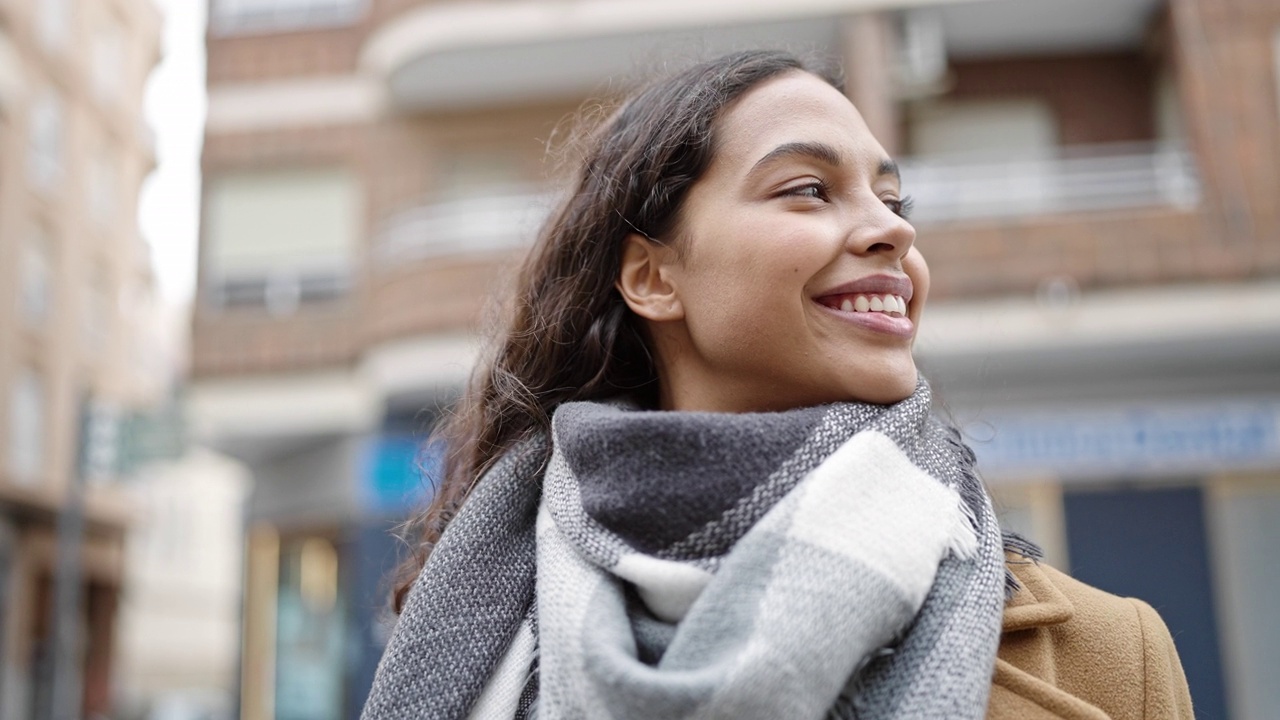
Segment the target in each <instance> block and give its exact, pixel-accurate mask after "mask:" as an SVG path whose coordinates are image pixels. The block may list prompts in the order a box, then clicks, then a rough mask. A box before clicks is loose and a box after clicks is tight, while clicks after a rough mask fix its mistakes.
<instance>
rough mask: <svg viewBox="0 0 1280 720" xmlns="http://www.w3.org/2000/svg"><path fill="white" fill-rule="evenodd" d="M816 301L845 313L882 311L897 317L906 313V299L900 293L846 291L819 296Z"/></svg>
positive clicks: (904, 315)
mask: <svg viewBox="0 0 1280 720" xmlns="http://www.w3.org/2000/svg"><path fill="white" fill-rule="evenodd" d="M818 302H819V303H821V304H822V305H825V306H827V307H829V308H831V309H833V310H839V311H841V312H846V313H884V314H885V315H896V316H897V317H906V315H907V301H906V300H904V299H902V296H901V295H889V294H885V295H877V294H872V293H846V294H844V295H827V296H826V297H820V298H818Z"/></svg>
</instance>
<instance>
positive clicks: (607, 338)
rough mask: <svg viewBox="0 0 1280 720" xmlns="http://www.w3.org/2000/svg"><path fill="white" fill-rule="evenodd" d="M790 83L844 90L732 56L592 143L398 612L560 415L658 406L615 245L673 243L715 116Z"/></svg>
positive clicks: (645, 102) (443, 432) (604, 129)
mask: <svg viewBox="0 0 1280 720" xmlns="http://www.w3.org/2000/svg"><path fill="white" fill-rule="evenodd" d="M795 71H805V72H810V73H813V74H815V75H817V76H819V77H822V78H823V79H825V80H827V81H828V82H830V83H831V84H832V85H835V86H836V87H839V86H840V83H839V81H838V80H837V79H835V78H834V76H833V75H832V74H830V73H827V72H823V71H820V70H814V69H811V68H810V67H809V66H808V65H806V64H805V63H804V62H802V61H801V60H800V59H799V58H797V57H795V56H793V55H791V54H789V53H785V52H780V51H764V50H757V51H747V52H739V53H735V54H732V55H727V56H724V57H721V58H718V59H715V60H711V61H708V62H704V63H701V64H699V65H695V66H693V67H690V68H688V69H687V70H684V71H682V72H679V73H677V74H674V75H672V76H670V77H668V78H665V79H662V80H658V81H656V82H653V83H652V84H650V85H648V86H647V87H645V88H644V89H642V90H641V91H640V92H638V93H637V94H635V95H634V96H633V97H632V98H631V99H629V100H628V101H626V102H625V103H624V104H623V105H622V106H621V107H620V108H619V109H618V110H617V111H616V112H615V113H614V114H613V115H612V116H611V117H610V118H609V119H608V120H607V121H606V122H605V123H604V124H603V125H602V126H601V127H600V128H598V129H597V130H596V131H595V133H594V134H593V135H591V136H590V139H589V140H588V142H587V144H586V147H585V152H583V154H582V159H581V164H580V170H579V171H578V173H577V175H576V177H575V180H574V184H573V186H572V189H571V191H570V193H569V194H568V196H567V197H566V198H565V200H564V201H563V203H562V204H561V205H560V206H559V208H558V209H557V210H556V212H555V213H553V214H552V216H551V218H550V219H549V220H548V221H547V223H546V224H545V225H544V226H543V228H542V230H541V232H540V233H539V236H538V239H537V242H536V243H535V245H534V247H533V249H532V250H531V252H530V254H529V255H528V257H527V258H526V259H525V262H524V264H523V266H522V267H521V269H520V273H519V275H518V278H517V282H516V287H515V293H514V297H513V299H512V301H511V302H512V305H511V306H510V307H508V308H507V310H506V311H507V313H508V318H509V319H508V322H507V324H506V326H505V327H504V328H503V329H502V331H501V332H500V333H499V334H498V335H496V336H495V338H494V343H493V347H492V349H491V350H490V354H489V356H488V357H487V358H486V359H485V360H483V361H482V363H481V364H480V365H479V366H478V367H477V369H476V371H475V372H474V374H473V375H472V379H471V382H470V384H469V386H468V388H467V390H466V391H465V393H464V394H463V397H462V399H461V400H460V401H459V403H458V405H457V406H456V407H455V409H454V411H453V413H452V414H451V415H450V416H449V417H448V419H446V420H445V421H444V422H443V423H442V425H441V426H440V427H439V428H438V430H437V433H436V436H437V437H439V438H442V439H443V441H444V442H445V443H446V448H447V449H446V454H445V460H444V469H443V479H442V481H441V482H440V486H439V488H438V489H437V492H436V494H435V497H434V499H433V500H432V502H431V505H430V507H429V508H428V509H427V510H426V512H425V513H424V514H423V515H421V516H419V517H418V518H417V519H416V521H415V522H413V523H412V524H410V525H409V526H408V527H409V528H410V530H409V532H410V533H416V534H417V535H418V536H419V537H418V538H416V539H415V540H413V541H412V545H411V546H412V547H413V548H414V552H413V556H412V557H411V558H409V559H407V560H406V562H405V563H404V565H403V566H402V568H401V573H400V576H399V577H398V579H397V582H396V587H395V599H394V606H395V609H396V612H399V611H400V610H401V608H402V607H403V604H404V600H405V597H406V596H407V594H408V590H409V587H410V586H411V584H412V582H413V579H414V577H415V576H416V575H417V573H418V571H419V570H420V569H421V567H422V565H423V563H424V562H425V561H426V557H427V555H428V554H429V553H430V551H431V548H432V547H434V545H435V543H436V541H437V540H438V539H439V538H440V535H441V534H442V533H443V532H444V529H445V527H446V526H447V525H448V523H449V521H450V520H451V519H452V518H453V516H454V514H455V513H456V512H457V511H458V509H459V508H460V507H461V506H462V503H463V502H464V501H465V500H466V498H467V496H468V494H470V492H471V489H472V488H473V487H474V486H475V484H476V481H477V480H478V479H479V478H480V476H481V475H483V474H484V473H485V471H487V470H488V469H489V468H490V467H491V466H492V465H493V463H494V462H495V461H496V460H497V459H498V458H499V457H500V456H501V455H502V454H503V453H504V452H506V451H508V450H510V449H511V448H512V446H514V445H516V444H517V443H519V442H521V441H522V440H524V439H526V438H529V437H530V436H532V435H534V434H537V433H539V432H544V431H548V430H549V429H550V426H551V414H552V413H553V412H554V411H555V409H556V407H558V406H559V405H560V404H561V403H565V402H570V401H574V400H592V399H600V398H606V397H612V396H618V395H622V394H627V395H630V396H632V397H634V398H636V399H638V400H639V401H640V402H641V403H642V404H645V403H648V404H655V403H656V398H657V389H658V376H657V373H656V370H655V368H654V363H653V359H652V358H651V356H650V355H649V351H648V349H647V344H646V341H645V335H644V332H643V328H642V327H641V325H640V323H639V322H638V321H637V320H636V318H635V317H634V316H633V315H632V313H631V311H630V310H629V309H628V308H627V306H626V304H624V303H623V301H622V297H621V296H620V295H619V294H618V292H617V291H616V290H615V288H614V282H615V280H616V279H617V276H618V272H619V265H620V262H621V257H622V247H623V239H624V238H625V237H626V236H627V235H628V234H629V233H632V232H640V233H642V234H644V235H646V236H648V237H649V238H670V237H671V235H672V234H673V231H675V230H676V228H677V225H678V221H679V213H680V208H681V205H682V203H683V201H684V198H685V196H686V195H687V194H688V191H689V187H690V186H691V185H692V184H693V183H694V182H695V181H697V180H698V178H699V177H701V176H702V174H703V172H704V171H705V170H706V169H707V166H708V165H709V164H710V162H711V159H712V156H713V154H714V152H715V145H716V138H715V132H714V131H715V122H716V120H717V118H718V117H719V116H720V114H721V113H722V112H723V110H724V108H725V106H726V105H728V104H729V103H731V102H733V101H734V100H735V99H736V98H738V97H740V96H741V95H742V94H744V93H745V92H746V91H748V90H750V89H751V88H753V87H755V86H756V85H758V84H760V83H761V82H763V81H765V80H768V79H770V78H772V77H775V76H778V75H781V74H783V73H787V72H795Z"/></svg>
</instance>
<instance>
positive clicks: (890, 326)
mask: <svg viewBox="0 0 1280 720" xmlns="http://www.w3.org/2000/svg"><path fill="white" fill-rule="evenodd" d="M814 304H815V305H817V306H818V307H819V308H822V310H823V312H827V313H830V314H831V315H833V316H835V317H836V318H839V319H840V320H843V321H844V322H848V323H851V324H853V325H857V326H859V327H863V328H866V329H868V330H871V331H873V332H878V333H884V334H885V335H892V336H894V337H901V338H908V339H909V338H911V336H912V335H913V334H914V333H915V328H916V326H915V323H913V322H911V318H909V317H905V316H903V315H898V314H889V313H886V312H883V311H874V310H869V311H867V312H858V311H857V310H843V309H841V308H839V307H831V306H829V305H825V304H823V303H821V302H818V301H816V300H815V301H814Z"/></svg>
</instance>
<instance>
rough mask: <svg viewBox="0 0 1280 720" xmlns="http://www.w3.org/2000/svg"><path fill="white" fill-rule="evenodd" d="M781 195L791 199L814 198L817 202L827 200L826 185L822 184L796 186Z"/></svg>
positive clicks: (812, 183)
mask: <svg viewBox="0 0 1280 720" xmlns="http://www.w3.org/2000/svg"><path fill="white" fill-rule="evenodd" d="M782 194H783V195H790V196H792V197H804V198H815V199H817V200H825V199H827V184H826V183H823V182H811V183H805V184H804V185H796V186H795V187H791V188H787V189H786V190H784V191H783V193H782Z"/></svg>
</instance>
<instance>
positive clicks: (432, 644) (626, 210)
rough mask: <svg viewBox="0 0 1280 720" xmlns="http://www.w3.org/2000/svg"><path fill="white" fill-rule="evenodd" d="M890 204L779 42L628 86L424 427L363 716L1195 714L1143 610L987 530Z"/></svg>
mask: <svg viewBox="0 0 1280 720" xmlns="http://www.w3.org/2000/svg"><path fill="white" fill-rule="evenodd" d="M909 206H910V202H909V200H908V199H907V198H905V197H904V196H903V195H902V189H901V187H900V179H899V177H898V173H897V170H896V167H895V165H894V164H893V162H892V161H891V160H890V159H889V158H888V156H887V154H886V153H885V151H884V149H883V148H881V147H880V145H879V144H878V143H877V142H876V140H875V138H874V137H872V135H871V133H870V131H869V130H868V129H867V127H866V124H865V123H864V122H863V121H862V119H861V117H860V116H859V115H858V113H857V111H856V110H855V109H854V107H853V106H852V105H851V104H850V103H849V101H848V100H847V99H846V98H845V97H844V95H843V94H842V93H841V92H840V90H839V88H838V85H837V84H836V83H835V82H833V81H832V80H830V79H829V78H825V77H824V76H822V75H820V74H818V73H815V72H813V71H811V70H808V69H807V68H805V67H804V66H803V65H802V64H801V63H800V62H799V61H798V60H796V59H795V58H793V57H791V56H789V55H786V54H783V53H777V52H747V53H741V54H736V55H731V56H728V57H724V58H720V59H718V60H715V61H711V62H708V63H705V64H702V65H699V66H697V67H694V68H691V69H689V70H687V71H685V72H683V73H680V74H678V75H675V76H674V77H672V78H669V79H667V80H664V81H661V82H658V83H655V84H654V85H651V86H650V87H648V88H647V89H645V90H644V91H642V92H640V93H639V94H638V95H636V96H635V97H633V98H632V99H631V100H630V101H629V102H627V103H625V104H624V105H623V107H622V108H621V109H620V110H619V111H618V112H617V113H616V114H615V115H613V116H612V118H610V119H609V120H608V121H607V122H606V123H605V124H604V125H603V127H602V128H601V129H600V130H599V131H598V132H597V134H596V135H595V136H594V137H593V139H592V142H591V145H590V147H589V148H588V151H587V153H586V155H585V157H584V159H583V163H582V166H581V172H580V174H579V176H578V180H577V184H576V186H575V188H574V189H573V191H572V193H571V194H570V195H569V197H568V199H567V200H566V202H565V204H564V205H563V206H562V207H561V208H560V210H559V211H558V212H557V213H556V214H555V216H554V217H553V218H552V219H551V220H550V222H549V223H548V224H547V226H546V227H545V228H544V230H543V232H542V235H541V237H540V239H539V242H538V244H537V246H536V247H535V249H534V251H533V252H532V254H531V256H530V257H529V259H528V261H527V262H526V265H525V267H524V269H523V272H522V275H521V276H520V280H519V284H518V292H517V295H516V298H515V301H514V304H513V306H512V307H511V308H510V309H511V313H512V317H511V319H510V325H509V327H507V328H506V330H505V332H504V333H503V334H502V335H501V336H500V337H499V339H498V343H497V346H496V352H495V354H494V356H493V357H492V359H491V360H490V361H489V362H487V363H486V364H485V365H484V366H483V368H482V369H481V370H480V371H479V372H478V373H477V375H476V377H475V379H474V383H473V386H472V387H471V389H470V390H469V392H468V394H467V396H466V397H465V398H464V401H463V404H462V406H461V409H460V411H459V412H458V414H457V416H456V417H454V418H453V419H452V420H451V423H450V426H449V427H448V429H447V430H448V438H449V441H450V443H451V445H450V448H451V452H450V455H449V457H448V460H447V467H446V478H445V482H444V484H443V487H442V488H441V490H440V493H439V494H438V496H437V498H436V500H435V502H434V504H433V507H432V509H431V511H430V513H429V516H428V517H427V522H428V530H429V532H428V533H427V534H426V538H425V540H424V542H423V547H424V548H429V549H430V551H431V554H430V557H429V559H428V560H427V561H426V562H425V566H424V567H422V569H421V573H420V574H419V575H418V579H417V580H416V582H415V583H413V584H412V589H411V590H410V589H409V587H408V586H407V585H406V587H405V588H403V589H402V592H401V593H400V595H399V597H398V598H397V607H398V609H400V610H401V611H402V612H401V617H400V620H399V623H398V625H397V627H396V630H395V633H394V635H393V637H392V640H391V643H390V645H389V646H388V648H387V652H386V655H385V656H384V659H383V662H382V664H381V666H380V668H379V672H378V676H377V679H376V680H375V683H374V687H373V690H372V693H371V695H370V698H369V701H368V704H367V705H366V708H365V714H364V717H365V718H367V719H368V720H378V719H381V718H407V717H413V718H423V717H428V718H465V717H476V718H529V717H535V716H536V717H538V718H543V719H544V720H545V719H546V718H561V717H565V718H592V719H594V718H610V717H612V718H685V717H689V718H695V717H696V718H826V717H842V718H843V717H858V718H890V717H893V718H900V717H909V718H979V717H984V716H985V717H996V718H1040V717H1046V718H1047V717H1066V718H1102V717H1108V716H1110V717H1115V718H1129V717H1132V718H1157V717H1161V718H1163V717H1191V710H1190V699H1189V697H1188V694H1187V688H1186V683H1185V680H1184V679H1183V677H1182V673H1181V667H1180V665H1179V663H1178V660H1177V656H1176V654H1175V652H1174V648H1173V643H1172V641H1171V639H1170V637H1169V634H1168V631H1167V630H1166V629H1165V627H1164V625H1163V624H1162V623H1161V621H1160V619H1159V617H1158V616H1157V615H1156V614H1155V613H1154V611H1152V610H1151V609H1150V608H1149V607H1148V606H1146V605H1144V604H1142V603H1141V602H1139V601H1134V600H1122V599H1119V598H1115V597H1112V596H1109V595H1106V594H1105V593H1102V592H1100V591H1098V590H1094V589H1091V588H1088V587H1086V586H1083V585H1081V584H1079V583H1076V582H1074V581H1072V580H1070V579H1069V578H1067V577H1065V576H1063V575H1061V574H1059V573H1056V572H1055V571H1053V570H1052V569H1050V568H1047V567H1041V566H1039V565H1037V564H1036V562H1035V560H1036V553H1035V551H1034V549H1033V548H1032V547H1031V546H1030V545H1029V544H1028V543H1025V542H1021V541H1018V540H1016V539H1009V538H1005V537H1003V536H1002V535H1001V533H1000V531H999V529H998V527H997V525H996V522H995V519H994V517H993V513H992V510H991V504H990V502H989V500H988V499H987V497H986V494H985V492H984V490H983V488H982V485H981V483H980V482H979V480H978V479H977V476H976V474H975V469H974V465H973V455H972V453H971V452H970V451H969V450H968V448H966V447H965V446H964V445H963V443H961V442H960V441H959V439H958V434H957V433H956V431H955V430H954V429H953V428H951V427H950V426H948V425H946V424H945V423H943V422H941V421H939V420H938V419H936V418H934V417H933V416H932V415H931V414H930V412H929V407H930V394H929V389H928V386H927V384H926V383H924V382H923V381H922V380H921V379H920V378H918V376H917V372H916V367H915V364H914V361H913V359H912V355H911V344H912V340H913V338H914V336H915V328H916V326H917V324H918V323H919V321H920V317H921V313H922V311H923V309H924V304H925V298H926V297H927V295H928V289H929V272H928V268H927V266H926V265H925V262H924V259H923V258H922V257H921V255H920V253H919V251H918V250H916V248H915V247H914V245H913V241H914V239H915V231H914V230H913V229H912V227H911V225H910V224H909V223H908V222H907V220H906V215H907V213H908V210H909ZM464 501H465V502H464ZM446 525H447V532H443V531H444V529H445V527H446ZM442 532H443V534H441V533H442ZM416 569H417V568H416V567H415V571H416Z"/></svg>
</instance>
